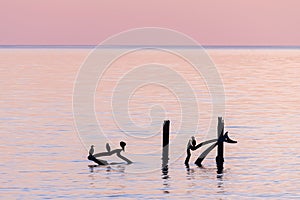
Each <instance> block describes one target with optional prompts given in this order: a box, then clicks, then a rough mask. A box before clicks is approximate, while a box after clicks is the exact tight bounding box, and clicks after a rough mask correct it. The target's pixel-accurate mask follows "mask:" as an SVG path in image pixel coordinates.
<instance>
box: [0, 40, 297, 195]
mask: <svg viewBox="0 0 300 200" xmlns="http://www.w3.org/2000/svg"><path fill="white" fill-rule="evenodd" d="M124 50H126V51H124ZM95 52H96V53H95ZM124 52H125V53H124ZM197 58H199V59H197ZM218 117H222V119H223V121H224V129H225V130H224V131H228V133H229V137H230V138H231V139H233V140H236V141H237V143H236V144H230V143H224V160H225V162H224V170H223V173H222V174H217V172H216V171H217V169H216V161H215V157H216V154H217V151H216V149H213V150H212V151H211V152H210V153H209V154H208V155H207V157H206V158H205V159H204V161H203V163H202V164H203V166H202V167H198V166H197V165H195V164H194V162H195V160H196V159H197V157H198V156H199V155H200V154H201V153H202V152H203V151H205V149H206V148H207V147H209V146H210V145H207V146H203V147H201V148H199V149H198V150H196V151H192V152H191V153H192V157H191V159H190V165H189V167H187V166H185V165H184V160H185V157H186V146H187V143H188V141H189V139H190V138H191V137H192V136H195V138H196V140H197V143H199V142H203V141H206V140H208V139H214V138H217V124H218ZM165 120H170V136H169V145H168V157H167V159H168V166H167V170H166V169H165V170H162V149H163V148H162V132H163V129H162V126H163V124H164V121H165ZM299 121H300V48H292V47H284V48H282V47H208V48H204V49H201V52H200V51H199V49H197V48H196V49H195V48H188V47H184V48H181V49H180V51H176V49H171V50H170V49H169V50H168V51H165V50H161V49H151V48H150V49H149V48H146V49H138V50H133V49H130V48H127V47H126V48H117V47H113V48H104V49H101V50H100V51H98V52H97V49H96V50H95V49H94V48H91V47H88V46H65V47H62V46H54V47H51V46H12V47H11V46H2V47H1V48H0V134H1V142H0V149H1V155H0V177H1V178H0V199H300V190H299V187H300V145H299V144H300V123H299ZM120 141H125V142H126V147H125V149H124V150H125V151H121V154H122V155H123V156H125V157H126V158H128V159H130V160H131V161H132V162H133V163H132V164H127V163H126V162H124V161H123V160H121V159H120V158H119V157H117V156H116V155H112V156H108V157H101V158H100V159H103V160H106V161H108V162H109V163H110V164H109V165H105V166H93V165H95V163H93V162H92V161H90V160H88V159H87V156H88V152H89V149H90V146H91V145H94V146H95V153H99V152H106V151H108V150H107V149H106V144H107V143H108V144H109V147H110V148H111V150H113V149H120V148H121V147H120V145H119V142H120Z"/></svg>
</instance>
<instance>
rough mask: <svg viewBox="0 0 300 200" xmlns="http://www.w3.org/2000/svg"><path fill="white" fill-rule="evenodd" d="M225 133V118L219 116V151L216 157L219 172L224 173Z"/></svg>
mask: <svg viewBox="0 0 300 200" xmlns="http://www.w3.org/2000/svg"><path fill="white" fill-rule="evenodd" d="M223 135H224V120H223V119H222V117H218V131H217V138H218V151H217V157H216V163H217V169H218V171H217V173H218V174H222V173H223V163H224V145H223V142H224V140H223Z"/></svg>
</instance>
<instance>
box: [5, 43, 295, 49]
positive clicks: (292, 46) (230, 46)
mask: <svg viewBox="0 0 300 200" xmlns="http://www.w3.org/2000/svg"><path fill="white" fill-rule="evenodd" d="M98 46H101V45H61V44H59V45H56V44H55V45H43V44H42V45H40V44H38V45H10V44H9V45H0V49H6V48H11V49H18V48H22V49H26V48H37V49H38V48H67V49H68V48H70V49H72V48H82V49H93V48H96V47H98ZM102 47H103V48H137V47H149V48H151V47H158V48H159V47H165V48H166V47H168V48H170V47H171V48H208V49H245V48H250V49H254V48H258V49H270V48H271V49H300V45H199V46H196V45H195V46H192V45H102Z"/></svg>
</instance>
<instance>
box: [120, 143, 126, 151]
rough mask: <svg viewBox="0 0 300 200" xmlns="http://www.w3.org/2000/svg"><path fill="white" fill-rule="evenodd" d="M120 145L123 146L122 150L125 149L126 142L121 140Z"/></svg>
mask: <svg viewBox="0 0 300 200" xmlns="http://www.w3.org/2000/svg"><path fill="white" fill-rule="evenodd" d="M120 146H121V148H122V150H123V151H125V146H126V142H123V141H121V142H120Z"/></svg>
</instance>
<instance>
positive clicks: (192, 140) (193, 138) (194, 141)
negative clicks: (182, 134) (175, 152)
mask: <svg viewBox="0 0 300 200" xmlns="http://www.w3.org/2000/svg"><path fill="white" fill-rule="evenodd" d="M191 144H192V146H196V139H195V137H194V136H192V138H191Z"/></svg>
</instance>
